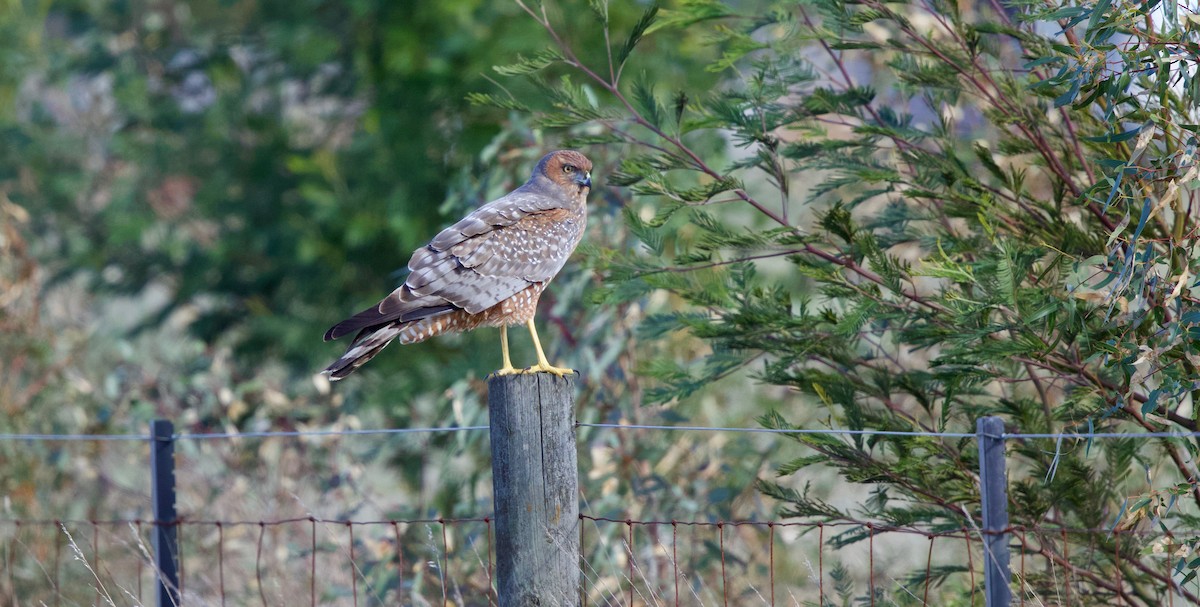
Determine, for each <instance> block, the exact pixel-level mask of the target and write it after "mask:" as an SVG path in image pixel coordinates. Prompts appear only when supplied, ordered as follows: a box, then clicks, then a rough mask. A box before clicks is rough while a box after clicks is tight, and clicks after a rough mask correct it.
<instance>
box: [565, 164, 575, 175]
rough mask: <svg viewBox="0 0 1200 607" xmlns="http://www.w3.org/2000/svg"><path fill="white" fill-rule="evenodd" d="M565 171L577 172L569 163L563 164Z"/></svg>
mask: <svg viewBox="0 0 1200 607" xmlns="http://www.w3.org/2000/svg"><path fill="white" fill-rule="evenodd" d="M563 172H564V173H574V172H575V167H573V166H571V165H569V164H568V165H564V166H563Z"/></svg>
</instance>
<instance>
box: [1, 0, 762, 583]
mask: <svg viewBox="0 0 1200 607" xmlns="http://www.w3.org/2000/svg"><path fill="white" fill-rule="evenodd" d="M647 6H648V3H645V2H617V3H613V4H612V6H611V7H610V8H609V13H608V14H609V19H610V22H611V28H612V30H613V31H614V32H627V31H628V30H629V29H631V28H632V27H633V25H634V24H635V23H636V22H637V20H638V19H639V18H640V17H641V16H642V14H643V12H644V11H645V9H646V7H647ZM550 9H551V11H552V14H553V15H554V18H555V19H556V21H557V22H558V23H559V24H560V25H561V27H562V28H563V29H562V31H563V32H564V34H565V35H567V36H569V37H570V39H571V40H572V41H573V42H575V43H576V44H578V46H579V48H581V49H586V50H585V51H583V52H584V53H585V56H586V57H587V59H588V60H590V61H595V62H597V63H600V62H602V61H603V60H604V57H605V38H604V36H605V28H604V27H602V26H601V21H600V19H599V17H598V15H597V13H596V12H594V11H593V10H592V9H591V7H589V6H588V5H587V4H586V3H584V2H567V3H562V4H560V5H557V6H552V7H550ZM621 35H623V34H621ZM548 41H549V37H548V36H547V34H546V33H545V32H544V31H543V30H542V29H541V28H539V27H538V26H537V24H536V23H535V22H533V21H532V20H531V19H530V18H529V17H528V16H527V15H526V14H525V13H524V12H523V11H522V10H521V8H520V7H519V6H517V5H516V4H515V3H511V2H499V1H488V0H448V1H445V2H408V1H403V2H391V1H364V0H351V1H348V2H326V1H309V0H301V1H286V2H285V1H278V0H262V1H258V0H247V1H237V2H232V1H224V0H222V1H217V0H213V1H198V2H193V1H189V2H171V1H166V2H163V1H157V0H146V1H139V0H134V1H129V2H113V3H109V2H91V1H86V0H81V1H73V0H67V1H61V2H60V1H54V2H9V3H6V4H4V5H3V7H2V9H0V55H2V56H3V57H4V61H3V62H2V65H0V412H2V414H0V432H3V433H97V434H106V433H143V432H145V429H146V427H147V423H148V422H149V421H150V420H151V419H154V418H159V417H163V418H167V419H171V420H173V421H174V422H175V423H176V426H177V429H178V430H179V431H183V432H205V431H238V430H288V429H297V428H300V429H306V428H329V427H332V428H361V427H429V426H449V425H475V424H480V423H483V424H486V420H487V416H486V410H485V409H484V407H483V405H482V400H483V395H484V384H483V378H484V377H485V376H486V374H487V373H489V372H490V371H491V370H493V369H495V368H496V367H497V365H498V361H499V348H498V344H497V341H498V340H497V334H496V332H495V331H494V330H483V331H479V332H476V333H473V334H469V335H464V336H460V337H447V338H443V339H438V340H434V341H431V342H427V343H425V344H421V345H418V346H415V347H409V348H399V347H395V348H389V350H388V351H387V352H386V354H385V355H383V356H381V357H380V358H378V359H377V360H375V361H373V362H372V364H371V366H370V367H369V368H368V369H366V372H362V373H358V374H356V375H355V376H354V377H353V378H352V379H351V380H349V381H346V382H342V383H340V384H338V385H336V386H334V387H333V389H331V388H330V386H329V385H328V384H327V383H324V382H323V381H321V380H319V379H314V377H313V374H314V373H315V372H316V371H319V370H320V369H321V368H323V367H324V365H326V364H327V363H328V362H329V361H331V360H332V359H333V358H335V357H336V356H337V355H338V354H339V353H340V352H341V351H342V349H343V348H344V345H345V344H344V343H336V344H325V343H322V342H321V335H322V333H323V331H324V330H325V329H326V328H327V327H328V326H329V325H331V324H332V323H334V322H336V321H338V320H340V319H341V318H343V317H345V316H346V315H347V314H349V313H352V312H354V311H356V310H359V309H361V308H362V307H364V306H365V305H368V304H369V303H372V302H374V301H376V300H377V299H378V298H379V297H380V296H381V295H382V294H385V293H387V292H388V291H390V290H391V289H392V288H394V286H395V285H396V284H397V283H398V282H399V281H400V280H402V275H401V274H400V272H401V270H402V269H403V268H404V265H405V264H406V262H407V259H408V256H409V254H410V253H411V251H412V250H413V249H414V248H415V247H417V246H420V245H422V244H424V243H425V242H427V240H428V239H429V238H430V237H431V236H432V235H434V234H435V233H436V232H437V231H438V230H439V229H440V228H441V227H443V226H444V225H446V224H448V223H450V222H452V221H453V220H455V219H457V218H458V217H460V216H461V215H462V214H463V213H465V212H466V211H467V210H469V209H471V208H474V207H476V206H478V205H479V204H481V203H483V202H486V201H488V200H491V199H493V198H495V197H497V196H499V195H501V194H503V193H505V192H507V191H508V190H510V189H511V188H513V187H514V186H515V185H517V184H519V183H520V182H522V181H523V180H524V179H525V178H526V177H527V176H528V174H529V170H530V168H531V166H532V164H533V163H534V162H535V161H536V160H537V158H539V157H540V156H541V155H542V154H543V153H544V152H545V151H548V150H551V149H555V148H558V147H561V146H562V145H564V136H566V135H567V134H568V130H566V129H561V128H544V125H541V124H536V123H533V122H531V120H532V115H531V114H530V113H529V112H524V111H514V110H507V109H495V108H489V107H485V106H481V105H477V104H472V103H470V102H469V101H468V94H469V93H473V92H480V91H483V92H489V93H496V92H499V91H500V90H502V88H503V87H508V88H511V90H512V92H513V93H515V94H517V95H521V96H524V97H531V96H537V95H538V94H539V88H538V87H537V85H535V84H529V83H523V82H514V81H512V79H507V80H505V81H504V83H503V85H502V87H498V82H497V79H500V78H502V75H501V74H498V73H497V72H495V71H494V70H493V69H492V66H493V64H496V63H506V62H509V61H511V60H513V59H515V58H516V57H518V56H530V55H532V54H534V53H536V52H538V51H539V50H540V49H542V48H543V47H545V45H546V44H547V42H548ZM644 49H646V50H650V51H652V52H647V53H646V54H645V56H639V57H635V58H634V59H633V60H632V64H631V67H630V69H631V70H636V71H637V72H638V73H644V74H645V75H646V77H647V78H653V79H655V80H657V81H659V82H662V83H668V84H671V85H672V86H684V85H685V84H686V86H687V87H689V88H694V89H696V90H705V89H707V88H710V87H712V86H714V85H715V84H716V83H717V82H718V81H719V75H718V74H715V73H712V72H709V71H706V70H705V69H704V65H706V64H707V63H708V62H709V61H711V60H713V59H715V58H716V57H718V56H719V53H720V45H714V44H712V43H711V41H709V40H706V39H705V36H704V35H703V33H702V32H699V31H697V32H688V31H683V30H680V31H676V32H667V33H664V34H663V35H661V36H659V37H657V38H656V39H655V40H648V41H646V42H645V45H644ZM549 107H551V104H550V102H549V100H548V99H547V102H546V104H545V106H544V108H543V109H545V108H549ZM593 132H595V129H593ZM574 134H575V135H587V131H575V132H574ZM707 141H708V143H707V144H706V145H707V148H706V149H710V150H712V151H714V152H716V153H721V151H722V150H723V149H724V144H723V143H722V141H721V139H720V137H717V136H712V137H710V138H708V140H707ZM585 151H586V152H587V153H588V154H589V155H590V156H591V157H592V158H593V160H594V161H595V162H596V165H597V168H596V171H595V174H596V180H597V187H596V190H595V193H594V194H593V195H592V216H591V223H590V228H589V234H588V235H587V239H586V241H587V245H586V246H585V249H584V250H583V251H582V252H581V253H580V254H578V255H576V257H575V262H574V263H572V264H571V265H570V266H569V267H568V268H567V270H566V271H564V273H563V274H562V275H560V277H559V278H558V279H557V280H556V282H555V284H554V285H553V287H552V289H551V291H550V292H549V293H548V294H547V296H545V297H544V298H543V303H542V306H541V310H540V312H539V316H538V321H539V323H540V324H541V325H542V332H543V341H544V342H545V343H547V344H548V345H550V346H551V347H552V351H551V352H549V354H550V356H551V358H552V359H553V360H554V361H555V362H557V363H565V364H567V365H569V366H573V367H576V368H579V369H581V370H582V372H583V375H584V377H583V381H581V382H580V383H581V385H582V386H584V388H583V390H584V394H583V395H582V396H581V398H580V419H581V420H582V421H616V420H635V421H652V420H659V421H662V420H667V421H679V420H681V419H686V418H690V417H692V416H701V417H704V419H705V420H706V421H707V422H709V423H724V422H728V423H730V424H734V425H750V424H752V422H751V421H750V420H751V419H752V418H753V416H754V415H756V414H758V413H759V412H761V407H759V406H757V404H756V403H757V398H758V397H757V396H744V395H743V396H739V397H738V398H737V399H736V401H732V400H730V398H729V397H727V396H726V395H723V394H722V393H720V392H717V391H713V392H711V393H709V394H707V395H705V396H704V397H703V398H700V397H697V398H694V399H692V400H690V401H689V402H688V403H687V404H686V405H684V406H681V407H674V406H671V407H665V406H663V405H662V404H660V403H659V404H654V405H652V406H651V405H649V404H647V403H645V402H644V399H643V394H644V391H645V388H644V387H643V386H642V383H641V380H639V379H638V376H637V374H635V373H634V370H635V368H636V367H637V365H638V364H639V360H640V357H641V355H640V354H639V352H640V349H639V346H638V341H637V339H636V336H635V333H634V329H635V328H636V326H637V325H638V323H639V322H640V319H641V318H643V317H644V316H645V314H647V312H648V310H654V309H663V308H664V306H670V305H672V303H671V300H670V299H669V298H667V297H666V296H665V295H659V296H657V297H647V298H643V299H641V300H635V301H629V302H625V303H622V304H620V305H611V306H607V305H606V306H595V305H592V304H591V303H590V302H591V301H592V299H593V298H594V297H593V296H594V291H595V290H596V288H597V287H598V286H599V285H600V284H601V276H599V275H597V274H596V273H595V272H594V271H593V270H592V268H593V267H594V266H595V265H596V263H598V261H597V260H599V259H602V258H604V257H605V256H606V255H607V253H606V251H611V250H622V249H627V248H630V247H633V246H636V239H634V238H633V237H632V236H631V235H630V233H629V232H628V230H627V228H626V227H625V223H624V221H623V219H622V209H623V208H624V207H625V206H626V204H627V203H628V193H627V192H626V191H625V190H623V189H619V188H613V187H610V186H609V185H608V184H607V183H606V179H607V175H608V173H609V172H610V171H611V170H612V169H613V167H614V166H615V164H616V162H617V159H619V153H620V149H619V148H615V147H614V148H602V147H592V148H586V149H585ZM522 337H523V336H520V335H518V336H516V337H515V338H514V348H515V351H514V360H516V361H517V362H518V363H519V362H520V361H521V360H525V359H528V358H531V357H532V348H530V347H529V345H528V344H527V343H526V342H525V340H524V339H522ZM658 342H659V343H658V344H657V345H656V346H655V350H656V351H662V352H675V353H678V354H680V355H682V356H685V357H687V358H691V357H693V356H695V355H699V354H702V353H703V352H704V351H705V350H706V346H704V345H703V344H700V343H699V342H695V341H693V340H692V339H691V338H689V337H687V336H682V335H681V336H678V337H676V338H673V339H670V340H658ZM642 354H644V352H643V353H642ZM742 385H744V380H743V382H742V383H740V384H739V383H737V382H736V381H735V384H734V385H732V386H731V387H730V388H729V390H730V391H729V394H732V393H735V392H737V391H738V386H742ZM731 404H732V405H733V406H731ZM663 414H665V415H666V417H663ZM583 435H584V439H585V442H584V443H581V445H591V447H583V448H582V450H581V463H582V470H583V472H584V473H583V478H584V483H585V484H586V485H587V490H586V491H585V495H587V496H588V499H589V500H590V502H589V508H590V512H592V513H593V514H597V515H609V514H620V515H621V516H626V515H627V514H628V515H632V516H635V517H636V516H643V518H652V517H653V515H655V514H657V513H661V512H667V511H669V512H671V515H672V516H674V517H677V518H679V519H690V518H699V519H713V520H715V519H719V518H725V519H729V518H753V517H755V516H758V515H763V514H765V513H766V512H767V510H765V509H764V508H765V502H764V501H763V500H762V499H760V497H759V496H758V493H757V492H756V491H755V490H754V488H753V479H754V478H756V477H757V476H758V475H759V474H760V473H762V472H764V471H765V470H766V469H767V466H768V464H767V462H766V457H765V454H766V453H767V452H769V451H771V450H772V449H774V448H776V445H774V444H773V443H771V442H769V441H748V440H746V441H743V440H734V441H732V444H727V443H728V441H727V439H726V438H724V437H717V438H713V437H709V436H705V437H679V440H678V441H677V442H673V441H663V440H645V437H641V436H639V435H633V434H625V433H622V434H613V433H609V434H604V435H594V434H592V433H589V432H584V433H583ZM718 448H721V449H723V450H721V451H718V450H717V449H718ZM664 456H667V457H666V460H665V461H664V460H663V458H664ZM488 457H489V456H488V451H487V441H486V439H485V438H484V436H483V435H482V434H478V433H476V434H460V435H457V436H445V435H429V436H414V437H412V438H408V437H406V438H404V439H403V440H397V439H395V438H392V439H381V438H367V439H354V440H347V441H344V442H343V441H341V440H338V439H329V440H324V441H320V442H319V443H316V444H307V443H303V442H296V441H292V442H286V441H285V442H280V441H260V442H250V443H237V444H220V443H218V444H210V443H204V444H196V445H194V446H191V447H189V446H184V447H183V451H182V452H181V455H180V491H181V493H180V508H181V513H183V514H184V515H185V516H191V517H193V518H196V517H198V518H209V519H213V518H224V519H263V518H267V519H269V518H272V517H283V516H293V515H299V516H307V515H310V514H315V515H317V516H324V517H334V518H336V517H351V518H353V517H359V518H362V517H370V516H387V517H402V518H403V517H407V518H412V517H420V516H446V517H455V516H479V515H483V514H486V513H488V512H490V510H491V498H490V468H489V465H488ZM648 462H659V464H658V465H657V466H651V465H650V464H649V463H648ZM0 465H2V466H3V469H4V474H2V475H0V495H2V496H3V497H4V501H3V512H2V513H0V516H2V517H4V518H84V519H88V518H99V519H106V518H114V517H129V518H137V517H143V518H144V517H146V516H147V514H148V507H149V501H148V486H147V485H146V484H145V476H144V474H145V472H144V466H145V453H144V449H143V448H142V446H141V445H138V444H136V443H131V444H123V443H101V444H87V445H79V444H60V443H13V442H7V443H3V444H0ZM630 496H638V497H636V498H633V499H631V497H630ZM630 504H636V505H635V506H634V508H633V509H632V510H631V509H630V508H628V506H629V505H630ZM427 531H428V530H425V529H412V530H408V531H407V532H410V533H412V534H415V535H414V536H413V537H416V538H417V540H416V542H415V543H414V548H413V550H414V551H415V552H414V554H419V553H420V551H421V550H423V549H424V548H423V547H424V546H425V545H426V542H424V541H423V540H421V534H422V533H425V532H427ZM115 533H116V535H118V536H120V535H121V532H120V531H117V532H115ZM451 533H452V534H453V533H456V532H455V531H454V530H451ZM476 533H477V532H476ZM612 533H615V534H616V535H617V536H620V535H621V533H622V530H620V529H614V530H613V531H612ZM77 535H78V534H77ZM86 536H87V534H86V533H83V534H82V536H81V537H83V538H86ZM43 539H46V538H43ZM50 539H53V538H50ZM59 539H61V537H60V538H59ZM77 539H78V538H77ZM451 539H452V540H455V539H456V538H454V537H453V535H452V537H451ZM476 539H478V537H474V538H473V539H471V540H470V541H474V540H476ZM26 540H27V545H34V546H36V545H38V544H39V542H37V541H32V540H30V538H26ZM100 540H101V542H102V543H104V544H109V545H112V544H114V543H120V544H126V545H127V544H128V538H127V537H126V538H124V539H120V538H116V537H109V538H107V539H106V538H104V537H101V538H100ZM80 541H81V542H83V539H80ZM214 541H215V539H214V538H206V539H205V540H204V541H200V542H195V543H193V544H192V549H194V550H196V551H202V550H210V551H211V550H212V549H213V545H212V542H214ZM731 541H732V540H731ZM41 543H43V544H44V543H45V542H41ZM285 544H286V541H285ZM698 546H700V548H698V550H700V551H701V553H703V554H708V553H710V552H711V553H712V554H715V552H714V551H713V546H712V545H710V544H698ZM127 548H128V546H127ZM127 551H128V552H129V553H130V554H133V555H136V554H137V552H136V550H135V549H132V548H130V549H128V550H127ZM41 556H43V557H46V555H45V554H41ZM610 556H612V558H615V559H618V560H620V559H621V558H622V557H621V555H620V551H619V550H615V551H613V553H612V555H610ZM46 558H48V557H46ZM704 558H708V559H709V560H710V561H711V557H704ZM434 561H436V558H434V557H430V556H428V555H426V556H425V557H423V558H422V557H418V558H414V559H413V562H416V563H422V562H425V563H428V562H434ZM46 562H48V561H46V560H43V563H42V564H43V565H44V564H45V563H46ZM427 569H429V572H427V573H428V574H429V575H430V576H434V578H435V577H436V574H437V572H436V568H427ZM25 573H28V574H29V575H31V576H32V578H31V579H33V580H35V581H36V580H37V579H39V575H40V574H39V573H38V571H37V570H36V569H31V570H30V571H27V572H25ZM465 575H466V574H464V576H465ZM415 577H419V576H416V575H415ZM434 578H431V579H434ZM464 579H466V577H464ZM209 581H212V580H209ZM476 581H477V582H478V580H476ZM340 582H341V583H342V585H343V586H348V585H349V578H348V577H347V578H345V579H341V580H340ZM214 583H215V582H214ZM468 585H469V582H468ZM91 586H92V584H91V583H90V582H88V581H87V580H86V576H85V578H84V579H83V581H82V583H81V588H83V589H85V590H86V589H88V588H90V587H91ZM469 594H470V593H469V592H468V595H469ZM431 596H432V595H431Z"/></svg>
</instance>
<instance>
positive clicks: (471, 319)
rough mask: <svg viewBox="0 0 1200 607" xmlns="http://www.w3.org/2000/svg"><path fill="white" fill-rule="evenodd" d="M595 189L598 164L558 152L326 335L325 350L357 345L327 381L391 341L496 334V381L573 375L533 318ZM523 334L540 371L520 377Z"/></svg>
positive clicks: (422, 252)
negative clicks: (550, 350)
mask: <svg viewBox="0 0 1200 607" xmlns="http://www.w3.org/2000/svg"><path fill="white" fill-rule="evenodd" d="M591 188H592V161H591V160H588V158H587V157H586V156H584V155H583V154H582V153H580V152H578V151H575V150H558V151H554V152H550V153H549V154H546V155H545V156H543V157H542V159H541V160H539V161H538V163H537V165H536V166H535V167H534V169H533V173H532V174H531V175H530V176H529V180H528V181H526V182H525V183H524V184H523V185H521V186H520V187H518V188H517V189H515V190H513V191H512V192H509V193H508V194H506V195H504V196H502V197H500V198H497V199H496V200H493V201H491V202H489V203H487V204H485V205H483V206H481V207H479V208H477V209H475V210H474V211H472V212H471V213H470V214H468V215H467V216H466V217H464V218H462V219H461V220H459V221H458V222H457V223H455V224H453V225H451V226H450V227H448V228H446V229H444V230H442V231H441V232H440V233H438V235H437V236H435V237H434V238H433V240H431V241H429V243H428V244H426V245H425V246H423V247H420V248H419V249H417V250H416V251H415V252H414V253H413V254H412V258H411V259H410V260H409V262H408V269H409V274H408V277H407V278H406V279H405V280H404V284H403V285H401V286H400V287H398V288H397V289H396V290H394V291H392V293H391V294H390V295H388V296H387V297H385V298H383V300H382V301H380V302H379V303H377V304H375V305H373V306H371V307H369V308H367V309H366V310H363V311H362V312H359V313H358V314H355V315H354V316H351V317H350V318H347V319H346V320H343V321H342V322H339V323H338V324H336V325H334V326H333V327H331V328H330V329H329V330H328V331H326V332H325V341H329V340H333V339H338V338H340V337H344V336H346V335H350V334H351V333H357V335H355V337H354V340H353V341H352V342H350V346H349V347H348V348H347V349H346V353H345V354H343V355H342V356H341V357H340V358H338V359H337V360H336V361H334V363H333V364H331V365H329V366H328V367H326V368H325V370H324V371H323V372H322V373H324V374H325V375H327V376H328V378H329V380H331V381H336V380H340V379H342V378H344V377H346V376H347V375H349V374H351V373H353V372H354V371H355V370H356V369H358V368H359V367H361V366H362V365H363V364H364V363H366V362H367V361H369V360H371V359H372V358H374V357H375V355H377V354H379V352H380V351H381V350H383V348H384V347H386V346H387V345H388V344H389V343H391V342H393V341H399V342H400V343H402V344H411V343H417V342H421V341H425V340H426V339H429V338H431V337H434V336H435V335H441V334H444V333H454V332H461V331H469V330H472V329H475V328H477V327H485V326H498V327H500V351H501V355H502V357H503V366H502V367H501V368H500V369H499V370H498V371H496V374H497V375H511V374H519V373H538V372H547V373H553V374H554V375H557V376H559V377H563V376H565V375H569V374H573V373H574V372H575V371H574V370H572V369H567V368H562V367H555V366H553V365H551V364H550V362H549V361H548V360H547V359H546V353H545V352H544V351H543V350H542V344H541V341H540V340H539V339H538V334H537V327H536V326H535V325H534V314H535V312H536V309H537V303H538V298H539V297H541V294H542V291H544V290H545V289H546V285H548V284H549V283H550V281H551V280H552V279H553V278H554V277H555V275H557V274H558V272H559V271H560V270H562V268H563V266H564V265H565V264H566V262H567V258H568V257H569V256H570V255H571V253H572V252H573V251H574V250H575V247H576V246H578V245H579V241H580V240H581V239H582V238H583V233H584V229H585V228H586V226H587V196H588V193H589V192H590V191H591ZM519 324H525V325H526V326H527V327H528V328H529V335H530V337H531V338H532V339H533V346H534V349H535V350H536V351H537V364H536V365H533V366H531V367H527V368H524V369H517V368H515V367H513V365H512V360H511V359H510V358H509V351H508V328H509V327H510V326H515V325H519Z"/></svg>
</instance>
